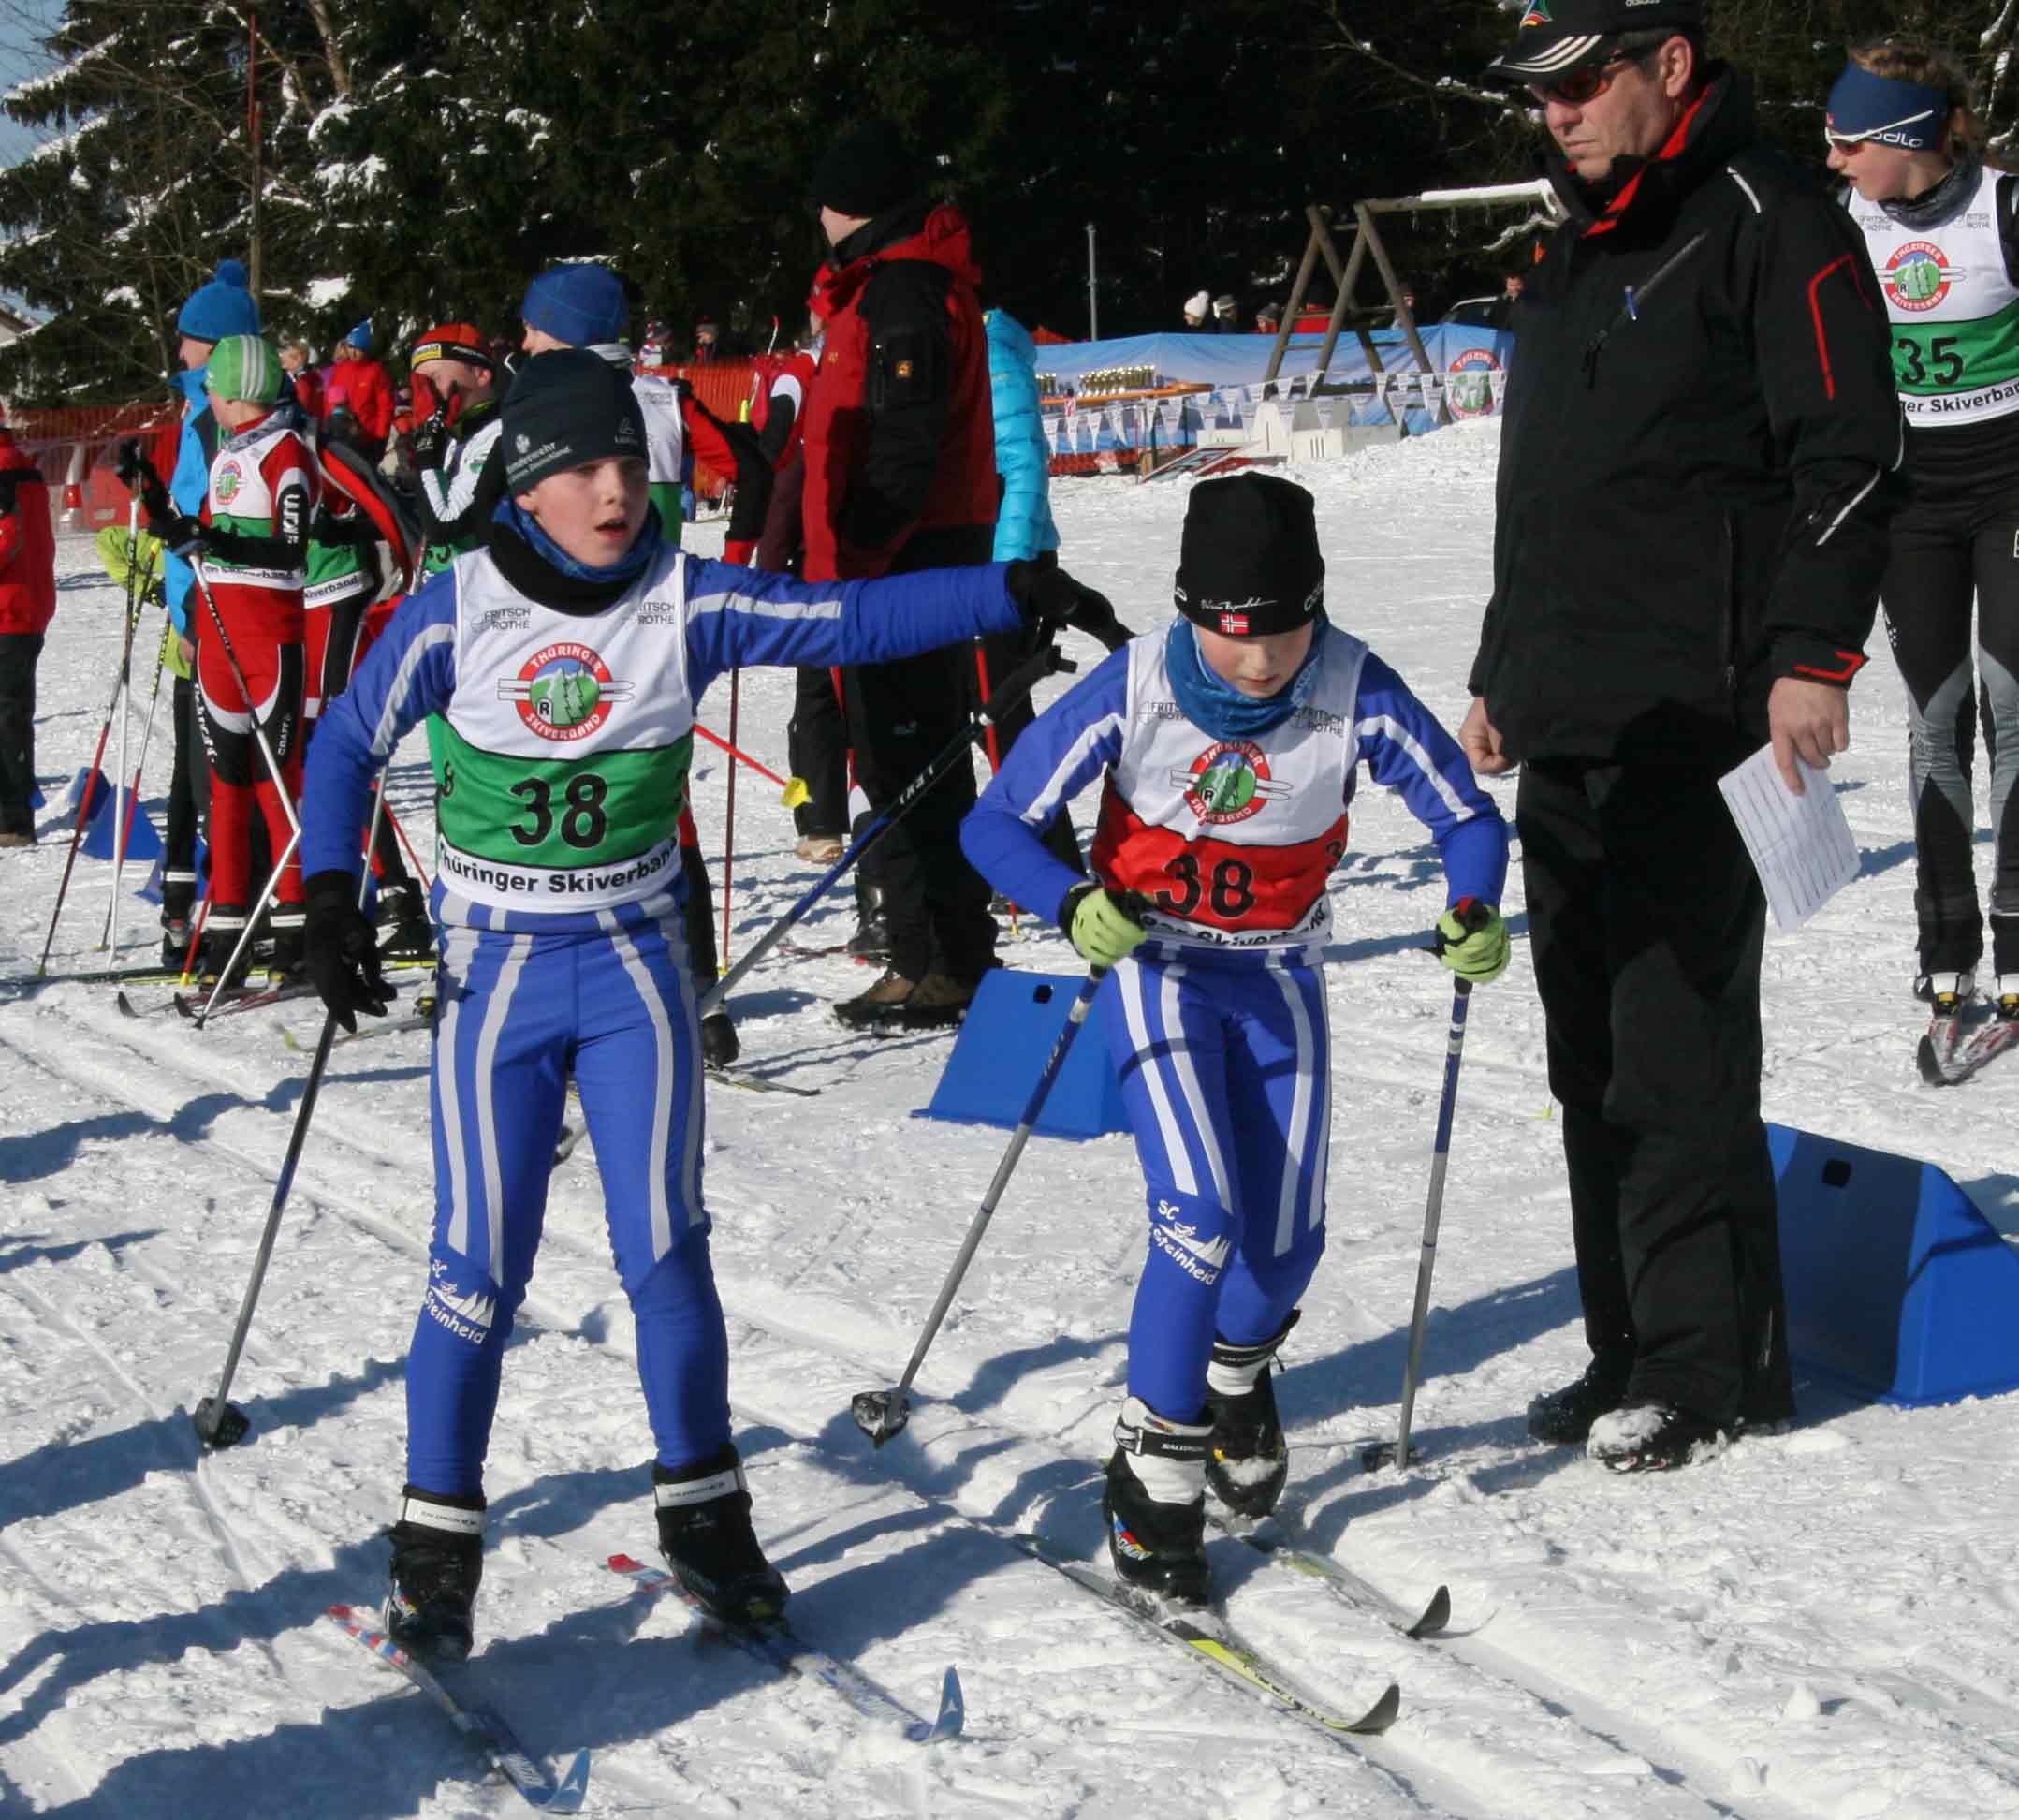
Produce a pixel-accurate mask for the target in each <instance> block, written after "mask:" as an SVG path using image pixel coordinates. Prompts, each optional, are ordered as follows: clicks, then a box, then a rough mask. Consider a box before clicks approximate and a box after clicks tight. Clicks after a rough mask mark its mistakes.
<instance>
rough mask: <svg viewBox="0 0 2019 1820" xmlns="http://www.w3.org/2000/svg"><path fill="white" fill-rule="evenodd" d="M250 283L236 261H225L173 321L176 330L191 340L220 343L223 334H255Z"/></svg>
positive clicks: (256, 316) (255, 310)
mask: <svg viewBox="0 0 2019 1820" xmlns="http://www.w3.org/2000/svg"><path fill="white" fill-rule="evenodd" d="M251 284H252V280H251V279H250V278H249V277H248V276H247V275H246V271H245V268H244V267H243V266H242V265H241V264H240V263H239V262H238V260H236V259H226V260H224V261H222V262H221V263H220V264H219V266H218V268H217V275H216V276H215V277H214V278H212V280H211V282H210V283H209V284H207V285H205V286H202V287H201V288H200V289H198V291H197V292H196V294H195V295H194V296H192V297H191V298H190V300H189V301H188V302H186V303H185V304H183V313H182V315H181V316H177V317H176V318H175V327H176V331H177V332H178V333H179V334H184V335H187V336H189V337H190V338H191V339H192V340H194V341H207V342H220V341H223V340H224V338H225V337H226V336H227V335H256V334H257V333H258V332H259V304H258V301H257V300H256V299H255V298H254V296H253V293H252V289H251Z"/></svg>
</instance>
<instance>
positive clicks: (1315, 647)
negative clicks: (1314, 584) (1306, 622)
mask: <svg viewBox="0 0 2019 1820" xmlns="http://www.w3.org/2000/svg"><path fill="white" fill-rule="evenodd" d="M1329 629H1330V627H1329V625H1328V624H1327V622H1326V620H1325V618H1324V614H1322V613H1321V614H1320V615H1319V616H1318V618H1316V619H1314V620H1313V621H1312V622H1311V648H1310V650H1309V651H1308V652H1307V653H1305V655H1304V661H1303V663H1302V664H1300V665H1299V666H1298V667H1297V673H1296V674H1295V676H1293V677H1292V678H1291V679H1290V681H1289V682H1288V683H1287V684H1286V685H1285V686H1284V687H1282V688H1280V689H1279V690H1278V691H1277V692H1276V693H1275V694H1274V695H1272V696H1268V697H1264V698H1263V699H1261V700H1257V699H1255V697H1252V696H1244V695H1243V694H1242V693H1241V692H1240V691H1239V690H1238V689H1236V687H1235V686H1234V684H1233V683H1231V682H1225V681H1224V680H1222V678H1221V676H1220V675H1219V674H1218V673H1217V672H1216V671H1215V670H1214V668H1213V667H1212V666H1211V665H1210V664H1208V663H1207V661H1206V660H1205V658H1203V657H1201V656H1200V655H1199V640H1198V635H1197V631H1196V628H1194V627H1193V625H1192V622H1191V621H1190V620H1188V619H1181V620H1178V622H1177V623H1176V624H1173V626H1172V627H1171V636H1170V638H1168V639H1167V640H1166V641H1165V644H1164V648H1163V653H1164V664H1165V666H1166V668H1168V669H1169V670H1170V673H1171V690H1172V693H1173V694H1175V695H1176V696H1177V697H1178V707H1179V709H1180V710H1181V711H1182V712H1183V713H1184V716H1185V718H1186V719H1187V720H1189V721H1190V722H1191V723H1192V725H1193V726H1194V727H1204V728H1205V730H1206V731H1207V732H1208V733H1210V734H1211V735H1212V736H1213V738H1214V739H1216V740H1240V739H1251V738H1253V737H1254V735H1256V734H1257V733H1266V732H1267V731H1268V730H1269V729H1270V728H1271V727H1280V726H1281V725H1282V724H1283V722H1285V721H1286V720H1288V719H1289V718H1290V716H1291V715H1292V714H1294V713H1295V712H1296V711H1297V710H1298V709H1299V708H1301V707H1303V705H1304V704H1305V703H1306V702H1307V701H1308V700H1309V699H1310V694H1311V691H1312V690H1313V689H1314V688H1316V687H1317V685H1318V653H1319V652H1320V650H1321V648H1322V647H1323V646H1324V640H1325V633H1326V632H1327V631H1328V630H1329Z"/></svg>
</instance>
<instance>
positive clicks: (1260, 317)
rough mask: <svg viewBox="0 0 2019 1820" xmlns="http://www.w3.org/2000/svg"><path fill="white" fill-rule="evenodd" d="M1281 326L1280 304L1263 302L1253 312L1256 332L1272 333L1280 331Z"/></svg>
mask: <svg viewBox="0 0 2019 1820" xmlns="http://www.w3.org/2000/svg"><path fill="white" fill-rule="evenodd" d="M1282 326H1283V311H1282V305H1281V304H1280V303H1265V304H1264V305H1263V306H1262V307H1261V308H1260V309H1259V310H1257V311H1256V312H1255V333H1256V334H1258V335H1274V334H1277V333H1279V332H1280V330H1281V329H1282Z"/></svg>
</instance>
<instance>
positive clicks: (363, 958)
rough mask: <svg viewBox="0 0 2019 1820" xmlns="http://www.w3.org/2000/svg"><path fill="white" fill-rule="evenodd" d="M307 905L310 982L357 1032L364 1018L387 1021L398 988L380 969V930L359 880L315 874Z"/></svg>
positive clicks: (339, 873)
mask: <svg viewBox="0 0 2019 1820" xmlns="http://www.w3.org/2000/svg"><path fill="white" fill-rule="evenodd" d="M302 895H303V897H304V898H305V899H306V900H307V909H308V915H307V939H306V943H305V946H306V947H307V949H308V966H309V979H310V981H311V982H312V983H313V984H314V986H315V995H316V997H318V998H319V999H321V1000H322V1002H323V1005H324V1006H325V1008H327V1009H328V1011H329V1015H330V1016H331V1017H332V1018H334V1019H335V1020H337V1022H338V1023H340V1024H342V1025H343V1026H344V1029H345V1030H347V1031H350V1032H353V1033H355V1032H356V1031H357V1028H358V1012H360V1011H363V1012H365V1013H367V1014H368V1015H370V1016H372V1017H374V1018H383V1017H384V1016H385V1015H386V1007H387V1005H389V1004H391V1002H392V1000H393V997H394V992H393V989H392V988H391V987H390V986H388V985H387V983H386V981H385V980H384V978H382V977H381V976H380V974H379V970H378V931H377V930H375V929H373V927H372V924H371V921H370V919H369V918H368V917H366V916H365V914H364V912H363V911H361V910H360V909H358V881H357V880H356V879H355V878H353V877H352V876H351V874H350V873H347V872H344V871H343V870H341V869H339V868H334V867H332V868H331V869H330V870H329V871H328V872H319V873H311V874H310V875H309V879H308V882H307V883H306V884H305V885H304V886H303V887H302Z"/></svg>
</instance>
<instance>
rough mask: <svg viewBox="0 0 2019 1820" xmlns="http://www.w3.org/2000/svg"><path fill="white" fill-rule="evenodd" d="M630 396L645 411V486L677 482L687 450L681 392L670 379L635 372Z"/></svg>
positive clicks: (675, 483)
mask: <svg viewBox="0 0 2019 1820" xmlns="http://www.w3.org/2000/svg"><path fill="white" fill-rule="evenodd" d="M631 391H632V395H633V396H634V397H635V398H636V400H637V402H638V409H639V410H641V411H642V412H644V414H645V482H646V485H648V486H661V485H672V486H676V487H677V486H679V485H680V463H681V462H682V461H683V460H684V459H685V457H686V452H687V425H686V420H685V419H684V418H682V417H681V416H680V393H679V392H677V391H675V390H674V389H673V387H672V385H671V383H670V382H668V381H667V380H665V379H654V378H652V377H651V376H650V375H649V374H642V373H641V374H635V375H633V377H632V380H631Z"/></svg>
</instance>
